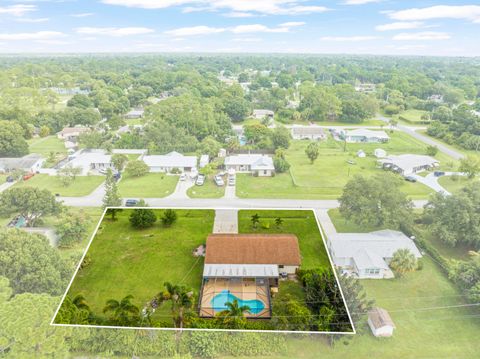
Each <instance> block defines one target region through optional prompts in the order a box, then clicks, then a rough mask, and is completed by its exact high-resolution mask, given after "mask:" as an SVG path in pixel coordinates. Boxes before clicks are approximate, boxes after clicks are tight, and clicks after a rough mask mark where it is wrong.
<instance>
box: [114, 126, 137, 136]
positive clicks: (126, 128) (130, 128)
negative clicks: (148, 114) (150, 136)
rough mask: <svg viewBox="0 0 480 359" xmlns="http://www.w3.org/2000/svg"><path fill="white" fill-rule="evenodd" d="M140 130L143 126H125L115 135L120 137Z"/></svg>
mask: <svg viewBox="0 0 480 359" xmlns="http://www.w3.org/2000/svg"><path fill="white" fill-rule="evenodd" d="M142 128H143V125H125V126H122V127H120V128H119V129H118V130H117V132H116V133H117V135H122V134H124V133H131V132H134V131H136V130H141V129H142Z"/></svg>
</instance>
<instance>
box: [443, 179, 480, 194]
mask: <svg viewBox="0 0 480 359" xmlns="http://www.w3.org/2000/svg"><path fill="white" fill-rule="evenodd" d="M475 182H478V179H469V178H468V177H466V176H442V177H440V178H439V179H438V183H440V185H441V186H442V187H443V188H445V189H446V190H447V191H448V192H450V193H457V192H460V190H461V189H462V188H464V187H466V186H468V185H470V184H472V183H475Z"/></svg>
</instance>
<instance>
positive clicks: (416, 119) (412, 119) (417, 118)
mask: <svg viewBox="0 0 480 359" xmlns="http://www.w3.org/2000/svg"><path fill="white" fill-rule="evenodd" d="M425 114H428V111H422V110H416V109H409V110H405V111H403V112H401V113H399V114H398V115H395V116H394V118H395V119H396V120H399V121H402V119H401V117H402V118H404V119H405V120H406V121H405V120H404V122H406V123H407V124H408V125H418V126H425V125H426V124H425V123H424V122H425V121H424V120H422V115H425Z"/></svg>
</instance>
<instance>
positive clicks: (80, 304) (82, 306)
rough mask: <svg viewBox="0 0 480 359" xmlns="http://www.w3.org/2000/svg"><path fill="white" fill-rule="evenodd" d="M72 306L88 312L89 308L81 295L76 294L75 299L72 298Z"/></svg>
mask: <svg viewBox="0 0 480 359" xmlns="http://www.w3.org/2000/svg"><path fill="white" fill-rule="evenodd" d="M72 304H73V305H74V306H76V307H77V308H78V309H84V310H87V311H90V307H89V306H88V304H87V300H86V299H85V297H84V296H83V294H77V295H76V296H75V297H73V299H72Z"/></svg>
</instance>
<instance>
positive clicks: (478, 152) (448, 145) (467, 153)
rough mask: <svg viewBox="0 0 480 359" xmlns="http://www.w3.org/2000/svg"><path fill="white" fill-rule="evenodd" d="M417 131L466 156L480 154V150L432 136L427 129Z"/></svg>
mask: <svg viewBox="0 0 480 359" xmlns="http://www.w3.org/2000/svg"><path fill="white" fill-rule="evenodd" d="M417 132H418V133H420V134H422V135H424V136H426V137H428V138H430V139H432V140H433V141H435V142H438V143H440V144H442V145H444V146H446V147H449V148H451V149H453V150H456V151H458V152H460V153H462V154H464V155H465V156H476V157H478V156H480V151H474V150H466V149H465V148H463V147H460V146H458V145H456V144H448V143H446V142H445V141H442V140H441V139H439V138H436V137H432V136H430V135H429V134H428V133H427V131H426V130H419V131H417Z"/></svg>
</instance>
